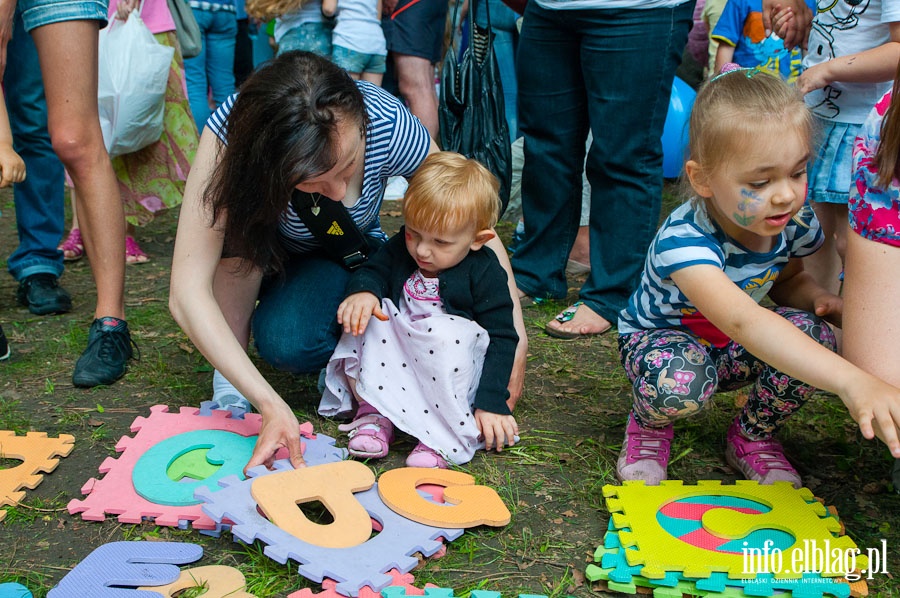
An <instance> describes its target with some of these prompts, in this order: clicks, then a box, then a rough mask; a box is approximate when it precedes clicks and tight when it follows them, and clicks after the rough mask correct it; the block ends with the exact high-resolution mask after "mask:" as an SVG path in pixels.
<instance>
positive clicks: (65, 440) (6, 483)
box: [0, 430, 75, 521]
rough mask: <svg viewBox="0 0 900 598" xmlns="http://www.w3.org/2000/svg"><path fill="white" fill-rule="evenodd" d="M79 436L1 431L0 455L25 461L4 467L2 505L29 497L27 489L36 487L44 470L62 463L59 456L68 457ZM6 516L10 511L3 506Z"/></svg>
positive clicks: (2, 514)
mask: <svg viewBox="0 0 900 598" xmlns="http://www.w3.org/2000/svg"><path fill="white" fill-rule="evenodd" d="M74 443H75V438H74V437H73V436H70V435H68V434H60V436H59V437H58V438H48V437H47V435H46V434H45V433H43V432H28V433H27V434H26V435H25V436H16V433H15V432H12V431H9V430H2V431H0V456H2V457H3V458H5V459H17V460H20V461H22V462H21V463H20V464H18V465H16V466H15V467H10V468H9V469H0V506H6V505H14V504H16V503H18V502H19V501H21V500H22V499H23V498H24V497H25V491H24V490H22V489H23V488H27V489H29V490H33V489H34V488H36V487H37V485H38V484H40V483H41V480H43V479H44V476H42V475H41V472H43V473H50V472H51V471H53V470H54V469H56V466H57V465H59V457H65V456H66V455H68V454H69V453H71V452H72V449H73V448H74V447H75V444H74ZM5 517H6V510H4V509H0V521H3V519H4V518H5Z"/></svg>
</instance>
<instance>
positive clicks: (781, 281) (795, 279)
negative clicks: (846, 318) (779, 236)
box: [769, 258, 844, 327]
mask: <svg viewBox="0 0 900 598" xmlns="http://www.w3.org/2000/svg"><path fill="white" fill-rule="evenodd" d="M769 297H770V298H771V299H772V301H774V302H775V303H777V304H778V305H785V306H788V307H796V308H797V309H803V310H806V311H811V312H813V313H815V314H816V315H817V316H819V317H820V318H825V319H826V320H828V321H829V322H831V323H832V324H834V325H835V326H837V327H840V326H841V314H842V313H843V307H844V301H843V299H841V298H840V297H839V296H837V295H835V294H833V293H831V292H829V291H827V290H826V289H824V288H823V287H822V286H821V285H820V284H819V283H818V282H816V280H815V279H814V278H813V277H812V275H811V274H810V273H809V272H807V271H806V270H804V268H803V260H801V259H799V258H793V259H791V261H790V262H788V265H787V266H786V267H785V269H784V270H783V271H782V272H781V275H780V276H779V277H778V280H776V281H775V284H774V285H773V286H772V289H771V290H770V291H769Z"/></svg>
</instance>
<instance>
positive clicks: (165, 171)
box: [112, 31, 199, 226]
mask: <svg viewBox="0 0 900 598" xmlns="http://www.w3.org/2000/svg"><path fill="white" fill-rule="evenodd" d="M154 37H155V38H156V41H158V42H159V43H161V44H163V45H165V46H171V47H177V45H176V41H175V39H176V38H175V32H174V31H168V32H165V33H157V34H156V35H154ZM198 143H199V137H198V134H197V127H196V125H195V124H194V118H193V116H192V115H191V107H190V104H189V103H188V99H187V89H186V87H185V79H184V61H183V59H182V57H181V53H180V52H178V51H176V52H175V55H174V56H173V57H172V65H171V67H170V68H169V82H168V86H167V88H166V107H165V113H164V115H163V133H162V136H161V137H160V138H159V141H157V142H156V143H153V144H151V145H148V146H147V147H145V148H143V149H141V150H138V151H136V152H134V153H131V154H126V155H124V156H116V157H115V158H113V159H112V165H113V170H115V172H116V178H117V179H118V182H119V192H120V194H121V195H122V202H123V204H124V207H125V220H126V221H127V222H128V223H129V224H133V225H135V226H143V225H145V224H147V223H149V222H150V221H152V220H153V217H154V215H155V214H156V213H157V212H160V211H162V210H165V209H167V208H172V207H175V206H178V205H179V204H181V199H182V196H183V195H184V182H185V180H187V175H188V171H189V170H190V166H191V163H192V162H193V161H194V155H195V154H196V153H197V144H198Z"/></svg>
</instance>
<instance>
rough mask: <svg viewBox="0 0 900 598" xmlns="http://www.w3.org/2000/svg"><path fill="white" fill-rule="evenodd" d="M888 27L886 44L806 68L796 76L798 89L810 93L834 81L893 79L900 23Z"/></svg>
mask: <svg viewBox="0 0 900 598" xmlns="http://www.w3.org/2000/svg"><path fill="white" fill-rule="evenodd" d="M890 29H891V41H889V42H887V43H884V44H881V45H880V46H877V47H875V48H871V49H869V50H865V51H863V52H857V53H855V54H848V55H846V56H838V57H836V58H832V59H831V60H828V61H825V62H820V63H819V64H816V65H813V66H811V67H809V68H808V69H806V70H805V71H803V73H802V74H801V75H800V77H798V78H797V89H799V90H800V92H801V93H809V92H810V91H813V90H815V89H821V88H823V87H825V86H826V85H829V84H831V83H834V82H835V81H841V82H846V83H875V82H878V81H890V80H892V79H893V78H894V72H895V71H896V70H897V62H898V61H900V22H895V23H891V24H890Z"/></svg>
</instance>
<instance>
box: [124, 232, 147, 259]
mask: <svg viewBox="0 0 900 598" xmlns="http://www.w3.org/2000/svg"><path fill="white" fill-rule="evenodd" d="M149 261H150V256H148V255H147V254H146V253H144V250H143V249H141V247H140V245H138V244H137V241H135V240H134V237H132V236H131V235H128V236H126V237H125V263H126V264H146V263H147V262H149Z"/></svg>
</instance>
